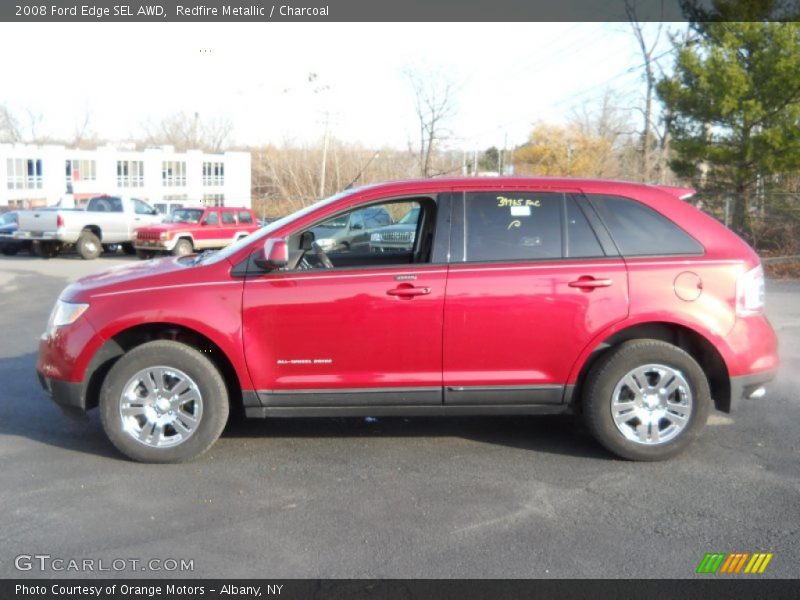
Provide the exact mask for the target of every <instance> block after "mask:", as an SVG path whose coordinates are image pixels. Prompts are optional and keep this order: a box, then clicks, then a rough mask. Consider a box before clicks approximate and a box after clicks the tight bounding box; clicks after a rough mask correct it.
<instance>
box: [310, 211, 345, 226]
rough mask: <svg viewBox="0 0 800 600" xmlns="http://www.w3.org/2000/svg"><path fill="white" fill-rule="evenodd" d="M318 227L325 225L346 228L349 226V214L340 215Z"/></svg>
mask: <svg viewBox="0 0 800 600" xmlns="http://www.w3.org/2000/svg"><path fill="white" fill-rule="evenodd" d="M317 227H325V228H327V229H344V228H345V227H347V215H346V214H345V215H340V216H338V217H334V218H332V219H331V220H330V221H325V222H324V223H320V224H319V225H317Z"/></svg>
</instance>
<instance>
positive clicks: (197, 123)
mask: <svg viewBox="0 0 800 600" xmlns="http://www.w3.org/2000/svg"><path fill="white" fill-rule="evenodd" d="M142 129H143V130H144V139H143V140H142V141H143V142H144V143H145V144H170V145H172V146H175V149H176V150H194V149H201V150H207V151H209V152H220V151H221V150H223V149H224V148H225V146H226V144H227V142H228V138H229V137H230V134H231V132H232V131H233V123H232V122H231V120H230V119H229V118H227V117H215V118H212V119H210V120H208V121H207V122H203V121H201V119H200V114H199V113H194V114H192V115H188V114H186V113H185V112H179V113H174V114H171V115H168V116H167V117H164V118H163V119H161V120H160V121H156V122H153V121H150V122H147V123H143V124H142Z"/></svg>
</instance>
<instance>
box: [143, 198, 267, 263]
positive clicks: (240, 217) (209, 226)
mask: <svg viewBox="0 0 800 600" xmlns="http://www.w3.org/2000/svg"><path fill="white" fill-rule="evenodd" d="M257 229H258V222H257V221H256V216H255V214H254V213H253V211H252V210H250V209H249V208H243V207H240V208H235V207H228V206H226V207H202V206H201V207H197V208H178V209H176V210H174V211H172V214H171V215H170V216H169V218H168V219H167V220H166V221H164V223H160V224H158V225H151V226H150V227H141V228H139V229H137V230H136V234H135V236H134V238H133V246H134V248H136V254H137V256H138V257H139V258H142V259H148V258H153V257H154V256H155V255H156V254H159V253H163V252H169V253H170V254H173V255H174V256H186V255H187V254H192V253H194V252H196V251H198V250H208V249H211V248H223V247H225V246H227V245H229V244H232V243H234V242H236V241H238V240H240V239H241V238H243V237H246V236H247V235H249V234H251V233H253V232H254V231H255V230H257Z"/></svg>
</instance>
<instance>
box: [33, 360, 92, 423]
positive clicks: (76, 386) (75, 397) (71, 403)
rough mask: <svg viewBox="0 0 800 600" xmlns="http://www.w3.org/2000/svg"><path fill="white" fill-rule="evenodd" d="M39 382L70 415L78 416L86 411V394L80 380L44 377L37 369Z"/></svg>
mask: <svg viewBox="0 0 800 600" xmlns="http://www.w3.org/2000/svg"><path fill="white" fill-rule="evenodd" d="M36 375H37V376H38V377H39V384H40V385H41V386H42V389H43V390H44V391H45V392H46V393H47V394H48V395H49V396H50V397H51V398H52V399H53V402H55V403H56V404H57V405H58V406H59V408H61V410H63V411H64V412H65V413H66V414H67V415H69V416H71V417H80V416H82V415H84V414H85V413H86V394H85V391H84V387H83V383H82V382H74V381H61V380H60V379H52V378H50V377H45V376H44V375H42V373H41V372H39V371H37V372H36Z"/></svg>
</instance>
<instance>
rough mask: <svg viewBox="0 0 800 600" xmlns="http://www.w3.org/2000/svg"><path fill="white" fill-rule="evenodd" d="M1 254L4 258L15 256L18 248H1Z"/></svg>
mask: <svg viewBox="0 0 800 600" xmlns="http://www.w3.org/2000/svg"><path fill="white" fill-rule="evenodd" d="M2 252H3V254H4V255H6V256H16V255H17V252H19V248H17V247H16V246H3V250H2Z"/></svg>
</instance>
